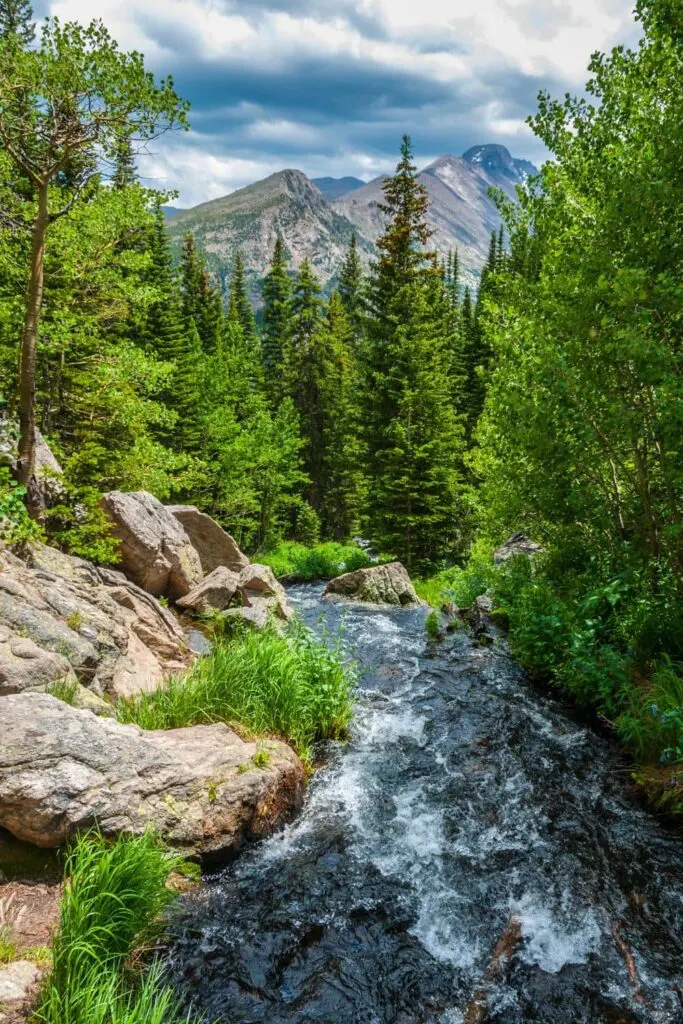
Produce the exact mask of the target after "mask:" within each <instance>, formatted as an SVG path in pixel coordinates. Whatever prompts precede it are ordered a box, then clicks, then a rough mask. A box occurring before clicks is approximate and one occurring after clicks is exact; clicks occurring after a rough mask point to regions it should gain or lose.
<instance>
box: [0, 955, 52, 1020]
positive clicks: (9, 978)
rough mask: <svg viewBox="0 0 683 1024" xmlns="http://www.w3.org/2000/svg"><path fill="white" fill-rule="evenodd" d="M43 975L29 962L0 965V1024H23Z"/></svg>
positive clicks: (38, 968)
mask: <svg viewBox="0 0 683 1024" xmlns="http://www.w3.org/2000/svg"><path fill="white" fill-rule="evenodd" d="M44 973H45V971H44V970H43V969H42V968H40V967H38V966H37V965H36V964H34V963H32V961H30V960H15V961H13V962H12V963H9V964H0V1024H23V1022H24V1021H25V1020H26V1016H25V1014H26V1013H27V1012H29V1011H30V1008H31V1005H32V1004H33V1002H34V1000H35V998H36V996H37V994H38V989H39V987H40V982H41V979H42V977H43V975H44Z"/></svg>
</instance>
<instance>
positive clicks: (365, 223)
mask: <svg viewBox="0 0 683 1024" xmlns="http://www.w3.org/2000/svg"><path fill="white" fill-rule="evenodd" d="M535 172H536V168H535V167H534V166H533V165H532V164H530V163H529V162H528V161H526V160H518V159H516V158H514V157H513V156H512V155H511V154H510V152H509V151H508V150H507V149H506V148H505V147H504V146H499V145H495V144H486V145H480V146H473V147H471V148H470V149H468V150H467V151H466V152H465V153H464V154H463V156H453V155H447V156H442V157H438V158H437V159H436V160H434V161H432V163H431V164H429V165H428V166H427V167H425V168H423V169H422V170H421V171H420V173H419V180H420V181H421V182H422V184H423V185H424V186H425V187H426V189H427V192H428V193H429V198H430V210H429V214H428V219H429V222H430V226H431V227H432V230H433V237H432V241H431V243H430V245H431V246H432V247H434V248H436V249H438V250H439V251H440V252H442V253H444V254H445V253H446V252H447V251H448V250H449V249H455V248H457V249H458V252H459V255H460V264H461V267H462V268H463V281H464V282H465V283H466V284H470V285H476V282H477V280H478V276H479V272H480V271H481V268H482V266H483V264H484V262H485V260H486V254H487V252H488V244H489V238H490V235H491V231H494V230H497V229H498V227H499V226H500V223H501V221H500V216H499V214H498V211H497V209H496V207H495V204H494V203H493V201H492V200H491V198H490V197H489V194H488V193H489V189H490V188H492V187H497V188H500V189H502V190H503V192H504V193H505V194H506V195H508V196H509V197H510V198H514V197H515V194H516V193H515V188H516V186H517V185H521V184H523V183H524V181H525V180H526V179H527V177H528V176H529V175H530V174H532V173H535ZM385 178H386V175H380V176H378V177H377V178H374V179H373V180H372V181H369V182H360V179H359V178H354V177H353V176H348V177H346V178H322V179H321V178H318V179H310V178H308V177H307V176H306V175H305V174H304V173H303V171H300V170H298V169H297V168H284V169H283V170H281V171H276V172H275V173H274V174H270V175H268V177H266V178H263V179H262V180H260V181H257V182H253V183H252V184H250V185H246V186H245V187H243V188H241V189H237V190H236V191H235V192H231V193H229V194H228V195H226V196H221V197H220V198H218V199H211V200H208V201H206V202H204V203H200V204H198V205H197V206H194V207H191V208H190V209H186V210H178V211H177V212H174V213H173V215H172V217H171V219H169V220H168V222H167V227H168V230H169V234H170V235H171V239H172V241H173V242H174V244H176V245H178V244H180V241H181V239H182V237H183V236H184V235H185V234H187V232H188V231H192V233H193V234H194V235H195V238H196V240H197V243H198V245H199V246H200V247H201V248H202V249H203V251H204V252H205V254H206V257H207V261H208V264H209V267H210V269H211V270H212V271H213V272H215V273H216V274H217V275H218V276H219V277H220V279H221V281H222V283H223V285H224V287H225V288H226V290H227V284H228V282H229V277H230V271H231V267H232V263H233V260H234V256H235V253H236V252H237V250H238V249H239V250H241V252H242V256H243V258H244V262H245V268H246V271H247V276H248V279H249V283H250V290H251V292H252V294H253V296H254V298H255V299H256V300H257V301H258V299H259V294H258V292H259V283H260V281H261V279H262V278H263V276H264V275H265V274H266V273H267V270H268V265H269V263H270V258H271V255H272V252H273V248H274V246H275V241H276V238H277V236H278V234H281V235H282V238H283V241H284V243H285V248H286V250H287V253H288V257H289V261H290V268H291V269H292V270H297V269H298V268H299V267H300V266H301V263H302V261H303V260H304V259H305V258H308V259H310V261H311V263H312V265H313V268H314V270H315V272H316V273H317V275H318V276H319V278H320V280H321V282H322V284H323V285H325V286H327V287H330V286H331V285H333V284H334V282H335V280H336V276H337V273H338V270H339V268H340V266H341V263H342V261H343V259H344V255H345V253H346V249H347V246H348V244H349V242H350V240H351V236H352V234H353V233H354V232H355V233H356V235H357V238H358V242H359V248H360V252H361V258H362V260H363V262H364V263H365V264H366V265H367V264H368V263H369V261H370V259H371V258H372V256H373V254H374V252H375V241H376V239H377V237H378V236H379V235H380V234H381V233H382V231H383V230H384V226H385V216H384V214H382V212H381V210H380V208H379V204H380V203H381V201H382V199H383V193H382V182H383V181H384V180H385ZM319 182H322V183H323V186H324V187H325V188H326V189H327V192H328V197H329V195H330V194H331V193H334V192H335V191H337V190H338V189H339V188H341V184H340V183H342V182H351V183H352V185H353V187H352V188H351V189H350V190H349V191H346V192H344V191H342V192H341V193H340V194H338V195H337V196H336V197H335V198H332V199H329V198H326V196H325V194H324V193H323V191H322V190H321V188H320V187H319V184H318V183H319ZM358 182H360V184H356V183H358Z"/></svg>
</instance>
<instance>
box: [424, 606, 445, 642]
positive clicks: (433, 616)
mask: <svg viewBox="0 0 683 1024" xmlns="http://www.w3.org/2000/svg"><path fill="white" fill-rule="evenodd" d="M425 633H426V634H427V636H428V637H429V639H430V640H439V639H440V638H441V624H440V622H439V616H438V614H437V613H436V612H434V611H432V612H430V613H429V615H428V616H427V618H426V619H425Z"/></svg>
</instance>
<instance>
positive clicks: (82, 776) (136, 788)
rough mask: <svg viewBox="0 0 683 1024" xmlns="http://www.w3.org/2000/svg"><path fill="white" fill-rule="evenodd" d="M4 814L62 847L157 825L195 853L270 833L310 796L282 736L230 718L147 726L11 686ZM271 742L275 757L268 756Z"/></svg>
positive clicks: (1, 762) (6, 823)
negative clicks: (266, 737) (91, 834)
mask: <svg viewBox="0 0 683 1024" xmlns="http://www.w3.org/2000/svg"><path fill="white" fill-rule="evenodd" d="M2 724H3V737H2V746H1V747H0V825H2V826H3V827H4V828H6V829H8V830H9V831H10V832H11V833H12V834H13V835H15V836H16V837H17V838H19V839H23V840H26V841H28V842H31V843H35V844H36V845H37V846H42V847H56V846H60V845H62V844H63V843H65V842H66V841H67V840H68V839H69V838H70V837H71V836H73V835H75V834H76V833H77V832H79V831H81V830H83V829H87V828H90V827H92V826H94V825H97V826H98V827H99V828H100V829H101V830H102V832H103V833H104V834H105V835H116V834H118V833H121V832H124V833H128V834H135V835H139V834H140V833H142V832H144V830H145V829H146V828H148V827H150V826H151V827H152V828H154V829H155V830H156V831H157V832H158V833H159V834H160V835H161V836H162V837H163V838H164V839H165V840H166V841H167V842H168V843H170V844H171V845H172V846H174V847H175V848H177V849H178V850H180V851H182V852H183V853H185V854H188V855H212V854H213V855H217V854H223V853H226V852H228V851H230V850H234V849H236V848H237V847H239V845H240V844H241V843H242V842H243V841H244V840H245V839H251V838H259V837H261V836H264V835H266V834H268V833H269V832H270V831H272V830H273V828H275V827H276V826H277V825H278V824H280V823H281V822H284V821H286V820H287V819H288V818H289V817H290V816H291V815H292V813H293V812H294V810H295V809H296V808H297V807H298V806H299V804H300V802H301V798H302V793H303V780H304V772H303V767H302V765H301V762H300V761H299V759H298V758H297V756H296V754H295V753H294V752H293V751H292V750H291V749H290V748H289V747H288V746H287V745H286V744H285V743H281V742H276V741H272V742H270V741H269V742H267V743H264V744H262V745H261V747H260V748H259V746H258V745H257V744H256V743H246V742H244V741H243V740H241V739H240V738H239V736H237V734H236V733H234V732H233V731H232V730H231V729H229V728H228V726H226V725H198V726H193V727H190V728H186V729H173V730H170V731H168V732H147V731H144V730H142V729H139V728H138V727H137V726H134V725H121V724H120V723H118V722H115V721H113V720H111V719H107V718H98V717H97V716H95V715H93V714H92V713H91V712H90V711H81V710H77V709H75V708H72V707H69V706H68V705H66V704H63V703H62V702H61V701H59V700H57V699H56V698H54V697H51V696H50V695H48V694H44V693H24V694H15V695H11V696H8V697H4V698H2ZM262 750H265V751H267V754H268V757H267V759H265V760H267V763H265V764H264V763H263V762H264V758H263V757H262V756H260V757H258V758H257V759H256V760H257V763H256V764H255V763H254V757H255V755H256V754H257V753H260V752H261V751H262Z"/></svg>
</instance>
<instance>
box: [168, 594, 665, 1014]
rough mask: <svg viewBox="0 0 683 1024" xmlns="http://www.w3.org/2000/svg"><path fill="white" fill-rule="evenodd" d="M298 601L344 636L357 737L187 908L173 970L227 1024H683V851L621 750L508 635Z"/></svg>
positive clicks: (179, 924) (317, 599) (401, 613)
mask: <svg viewBox="0 0 683 1024" xmlns="http://www.w3.org/2000/svg"><path fill="white" fill-rule="evenodd" d="M321 595H322V587H321V586H317V585H305V586H297V587H292V588H290V590H289V597H290V600H291V602H292V604H293V605H294V607H295V608H296V610H297V612H298V614H299V616H300V617H301V618H302V619H303V620H304V621H305V622H307V623H308V624H309V625H311V626H312V627H313V628H314V629H318V630H319V629H321V628H326V629H328V630H332V631H336V630H337V629H340V628H342V629H343V630H344V637H345V644H346V647H347V649H348V652H349V656H350V657H352V658H354V659H355V660H356V661H357V663H358V666H359V670H360V686H359V693H358V698H357V707H356V715H355V724H354V728H353V736H352V739H351V741H350V742H349V743H348V744H345V745H336V744H331V745H329V746H328V748H327V750H326V752H325V753H326V764H325V766H324V767H323V768H322V769H321V770H320V771H318V772H317V773H316V775H315V776H314V778H313V780H312V783H311V785H310V788H309V793H308V796H307V800H306V804H305V807H304V809H303V811H302V813H301V815H300V816H299V817H298V818H297V820H296V821H295V822H294V823H293V824H291V825H290V826H288V827H287V828H286V829H285V830H284V831H283V832H281V833H279V834H277V835H276V836H274V837H272V838H271V839H269V840H267V841H266V842H263V843H261V844H259V845H257V846H254V847H252V848H250V849H249V850H247V851H246V852H245V853H243V854H242V855H241V857H240V858H239V859H238V860H236V861H235V862H234V863H233V864H232V865H230V866H229V867H228V868H226V869H225V870H224V871H223V872H221V873H220V874H218V875H216V876H215V877H213V878H211V879H209V880H208V883H207V885H206V886H205V887H204V888H203V889H202V890H201V892H200V893H199V894H197V895H195V896H192V897H190V898H188V899H187V900H186V901H185V903H184V905H183V908H182V912H181V913H180V914H179V916H178V918H177V920H176V921H175V923H174V925H173V931H172V945H171V968H170V969H171V974H172V976H173V978H174V980H175V981H176V982H177V984H178V985H179V987H180V988H181V990H183V991H184V992H185V993H186V994H187V998H188V1000H189V1001H191V1002H192V1003H193V1005H194V1006H195V1007H196V1008H197V1009H198V1010H200V1011H203V1012H204V1013H205V1014H206V1019H207V1020H208V1021H212V1022H213V1021H215V1022H219V1024H257V1022H258V1024H417V1022H425V1024H427V1022H429V1024H432V1022H433V1024H481V1022H497V1024H503V1022H505V1024H517V1022H521V1021H537V1022H542V1024H582V1022H590V1024H601V1022H604V1024H676V1022H681V1021H683V844H682V843H681V838H680V834H679V833H677V832H676V831H674V830H672V829H669V828H667V827H666V824H665V823H664V822H662V821H660V820H658V819H657V817H656V816H655V815H653V814H652V813H651V812H648V811H647V810H645V809H644V808H643V807H641V806H640V804H639V803H638V802H637V800H636V799H635V798H634V796H633V794H632V793H631V791H630V786H629V772H628V765H627V764H626V763H625V762H624V761H623V760H622V759H621V757H620V756H619V754H618V752H617V751H616V749H615V748H614V746H613V744H612V743H611V742H610V741H609V740H608V739H607V738H606V737H604V736H602V735H600V734H598V733H597V732H595V731H594V730H593V729H592V728H591V727H590V726H589V725H587V724H586V723H585V722H584V721H582V720H581V718H580V717H579V716H578V715H576V714H575V713H574V712H572V711H571V709H569V708H566V707H564V706H563V705H562V704H561V703H559V702H558V701H556V700H554V699H552V698H551V697H549V696H548V695H547V694H545V693H543V692H541V691H540V690H539V689H538V688H537V687H535V686H534V685H533V684H532V683H531V682H530V681H529V680H527V679H526V678H525V676H524V673H523V672H522V671H521V670H520V669H519V667H518V666H517V665H516V664H515V663H514V661H513V660H512V659H511V658H510V656H509V654H508V652H507V649H506V647H505V643H504V640H503V638H498V639H496V641H495V642H494V643H493V644H492V645H490V646H486V645H482V644H480V643H478V642H477V641H476V640H475V639H473V638H472V637H470V636H469V635H467V634H466V633H465V632H464V631H459V632H456V633H454V634H453V635H450V636H448V637H446V638H445V639H444V640H443V641H442V642H441V643H428V642H427V639H426V636H425V632H424V619H425V611H424V610H423V609H413V610H405V609H396V610H391V609H387V608H369V607H367V606H354V605H340V604H329V603H327V602H323V601H322V598H321Z"/></svg>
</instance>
